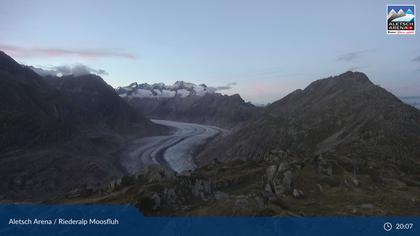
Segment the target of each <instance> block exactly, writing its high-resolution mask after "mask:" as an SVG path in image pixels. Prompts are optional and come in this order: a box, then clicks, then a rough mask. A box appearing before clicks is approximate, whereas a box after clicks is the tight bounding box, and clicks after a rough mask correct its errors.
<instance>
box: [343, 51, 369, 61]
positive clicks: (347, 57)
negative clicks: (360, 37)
mask: <svg viewBox="0 0 420 236" xmlns="http://www.w3.org/2000/svg"><path fill="white" fill-rule="evenodd" d="M369 51H370V50H361V51H355V52H349V53H346V54H343V55H341V56H340V57H338V58H337V60H338V61H354V60H356V59H358V58H359V57H360V56H361V55H362V54H365V53H367V52H369Z"/></svg>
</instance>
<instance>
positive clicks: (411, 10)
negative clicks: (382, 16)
mask: <svg viewBox="0 0 420 236" xmlns="http://www.w3.org/2000/svg"><path fill="white" fill-rule="evenodd" d="M386 8H387V9H386V10H387V11H386V12H387V34H416V6H415V5H414V4H411V5H409V4H406V5H403V4H399V5H397V4H396V5H387V7H386Z"/></svg>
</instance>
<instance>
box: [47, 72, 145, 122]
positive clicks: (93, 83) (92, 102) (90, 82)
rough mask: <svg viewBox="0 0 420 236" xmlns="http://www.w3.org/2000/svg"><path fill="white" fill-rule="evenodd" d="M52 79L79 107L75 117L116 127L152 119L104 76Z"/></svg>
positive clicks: (76, 108)
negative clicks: (133, 104) (119, 92)
mask: <svg viewBox="0 0 420 236" xmlns="http://www.w3.org/2000/svg"><path fill="white" fill-rule="evenodd" d="M48 81H49V83H50V84H51V85H52V86H53V87H55V88H56V89H57V90H59V91H60V92H61V93H62V94H63V95H64V96H66V97H68V98H70V99H71V101H72V104H73V106H74V107H75V111H74V113H75V114H74V116H73V118H72V119H73V120H74V121H75V122H79V123H87V124H98V122H102V125H104V126H108V127H111V128H113V129H116V130H124V129H127V128H129V127H128V126H129V124H130V123H144V124H150V125H151V122H150V121H148V120H147V119H145V118H144V117H142V116H141V115H139V113H137V112H136V111H135V110H134V109H133V108H131V107H130V106H129V105H128V104H127V103H126V102H124V101H123V100H122V99H121V98H120V97H119V96H118V95H117V94H116V93H115V91H114V89H113V88H112V87H111V86H109V85H108V84H107V83H106V82H105V81H104V80H103V79H102V78H101V77H99V76H96V75H81V76H73V75H70V76H64V77H61V78H52V77H49V78H48Z"/></svg>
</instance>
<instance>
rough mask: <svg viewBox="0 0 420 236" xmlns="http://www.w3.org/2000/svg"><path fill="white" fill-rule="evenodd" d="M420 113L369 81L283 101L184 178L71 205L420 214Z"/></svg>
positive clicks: (155, 179) (162, 177)
mask: <svg viewBox="0 0 420 236" xmlns="http://www.w3.org/2000/svg"><path fill="white" fill-rule="evenodd" d="M419 143H420V111H419V110H417V109H415V108H413V107H411V106H408V105H406V104H404V103H402V102H401V101H400V100H399V99H398V98H396V97H395V96H394V95H392V94H391V93H389V92H387V91H386V90H384V89H382V88H380V87H379V86H376V85H374V84H373V83H372V82H370V80H369V79H368V78H367V77H366V75H364V74H363V73H357V72H346V73H344V74H341V75H339V76H335V77H330V78H326V79H322V80H318V81H315V82H313V83H312V84H310V85H309V86H308V87H307V88H305V89H304V90H297V91H295V92H293V93H291V94H289V95H288V96H286V97H285V98H283V99H281V100H279V101H277V102H275V103H273V104H272V105H270V106H269V107H267V108H266V109H265V111H264V112H263V114H262V115H260V116H258V117H256V118H254V119H253V120H251V121H248V122H247V123H246V124H245V125H244V126H243V127H242V128H241V129H239V130H238V131H237V132H235V133H233V134H232V135H229V136H226V137H224V138H222V139H221V140H220V141H219V142H216V143H215V144H214V145H213V146H212V147H210V148H209V149H207V151H206V152H204V153H203V154H202V155H200V156H199V158H201V159H198V161H200V162H201V163H202V164H203V167H201V168H199V169H197V170H195V171H194V172H191V173H183V174H178V175H177V174H175V173H173V172H170V171H167V170H165V169H163V168H161V167H158V166H156V167H153V166H151V167H149V168H147V169H146V170H145V171H144V172H143V173H141V174H139V175H138V176H132V177H125V178H123V179H122V181H121V182H118V183H114V184H113V185H110V186H109V187H108V188H106V189H101V190H97V191H95V192H89V193H84V194H82V195H80V196H79V197H77V198H74V199H66V200H63V199H60V200H59V201H68V202H90V203H127V202H131V203H133V202H134V203H136V204H137V206H138V207H139V209H140V210H141V211H142V212H143V213H145V214H149V215H258V216H260V215H418V213H419V212H420V199H419V196H420V172H419V171H418V170H419V168H420V149H419V148H420V145H418V144H419Z"/></svg>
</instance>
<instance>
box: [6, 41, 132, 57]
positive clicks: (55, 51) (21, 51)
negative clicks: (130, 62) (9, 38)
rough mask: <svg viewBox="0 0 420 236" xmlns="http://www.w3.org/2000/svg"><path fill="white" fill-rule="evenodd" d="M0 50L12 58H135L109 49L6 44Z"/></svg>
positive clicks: (129, 54)
mask: <svg viewBox="0 0 420 236" xmlns="http://www.w3.org/2000/svg"><path fill="white" fill-rule="evenodd" d="M0 50H3V51H5V52H6V53H8V54H10V55H11V56H13V57H19V58H29V57H38V58H39V57H64V56H78V57H83V58H103V57H120V58H127V59H135V58H136V56H135V55H134V54H131V53H125V52H120V51H115V50H109V49H74V50H69V49H62V48H37V47H21V46H14V45H7V44H0Z"/></svg>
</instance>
